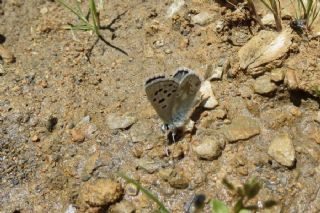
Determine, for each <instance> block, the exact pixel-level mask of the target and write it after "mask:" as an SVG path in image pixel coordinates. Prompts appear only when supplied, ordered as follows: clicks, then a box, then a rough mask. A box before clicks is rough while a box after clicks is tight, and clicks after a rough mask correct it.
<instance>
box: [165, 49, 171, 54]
mask: <svg viewBox="0 0 320 213" xmlns="http://www.w3.org/2000/svg"><path fill="white" fill-rule="evenodd" d="M164 53H165V54H171V53H172V50H171V49H169V48H166V49H165V50H164Z"/></svg>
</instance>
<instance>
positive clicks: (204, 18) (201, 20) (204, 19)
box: [191, 12, 213, 26]
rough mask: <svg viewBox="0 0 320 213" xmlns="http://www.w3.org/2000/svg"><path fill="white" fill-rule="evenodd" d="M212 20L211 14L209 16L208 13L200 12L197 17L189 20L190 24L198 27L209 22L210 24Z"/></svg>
mask: <svg viewBox="0 0 320 213" xmlns="http://www.w3.org/2000/svg"><path fill="white" fill-rule="evenodd" d="M212 20H213V14H210V13H208V12H201V13H199V14H197V15H194V16H193V17H192V18H191V23H193V24H198V25H200V26H205V25H207V24H209V23H210V22H212Z"/></svg>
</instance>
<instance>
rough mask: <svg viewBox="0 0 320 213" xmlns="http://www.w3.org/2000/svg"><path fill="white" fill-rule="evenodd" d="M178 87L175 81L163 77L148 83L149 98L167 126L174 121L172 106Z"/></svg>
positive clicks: (150, 80) (147, 92)
mask: <svg viewBox="0 0 320 213" xmlns="http://www.w3.org/2000/svg"><path fill="white" fill-rule="evenodd" d="M178 87H179V83H178V82H177V81H176V80H175V79H166V78H164V77H163V76H159V77H155V78H152V79H149V80H147V81H146V84H145V91H146V94H147V97H148V99H149V101H150V102H151V104H152V106H153V107H154V109H155V110H156V112H157V113H158V115H159V117H160V118H161V119H162V120H163V121H164V123H165V124H168V123H169V122H171V121H172V106H173V103H174V100H175V98H176V93H177V91H178Z"/></svg>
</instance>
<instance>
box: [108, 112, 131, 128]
mask: <svg viewBox="0 0 320 213" xmlns="http://www.w3.org/2000/svg"><path fill="white" fill-rule="evenodd" d="M136 121H137V119H136V118H134V117H131V116H126V115H123V116H121V115H117V114H114V113H112V114H109V115H108V116H107V119H106V123H107V126H108V127H109V129H111V130H114V129H126V128H129V127H130V126H132V124H134V123H135V122H136Z"/></svg>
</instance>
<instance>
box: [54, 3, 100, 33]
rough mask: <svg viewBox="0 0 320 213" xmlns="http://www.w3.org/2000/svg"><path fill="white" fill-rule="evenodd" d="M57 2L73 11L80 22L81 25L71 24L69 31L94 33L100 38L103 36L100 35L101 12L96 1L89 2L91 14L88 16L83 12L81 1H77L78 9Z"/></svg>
mask: <svg viewBox="0 0 320 213" xmlns="http://www.w3.org/2000/svg"><path fill="white" fill-rule="evenodd" d="M57 2H59V3H60V4H61V5H62V6H64V7H65V8H67V9H68V10H69V11H71V12H72V13H73V14H75V15H76V16H77V17H78V18H79V20H80V24H77V25H73V24H69V26H68V28H67V29H70V30H84V31H92V32H94V33H95V34H96V35H97V36H98V37H100V36H101V34H100V28H101V26H100V18H99V14H100V11H98V10H97V7H96V4H95V2H94V0H89V12H88V13H89V14H88V15H85V14H84V13H83V12H82V10H81V7H80V2H79V1H76V8H73V7H72V6H71V5H69V4H67V3H66V2H65V1H64V0H57ZM100 9H101V8H100ZM90 15H91V17H92V23H90V21H89V16H90Z"/></svg>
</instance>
